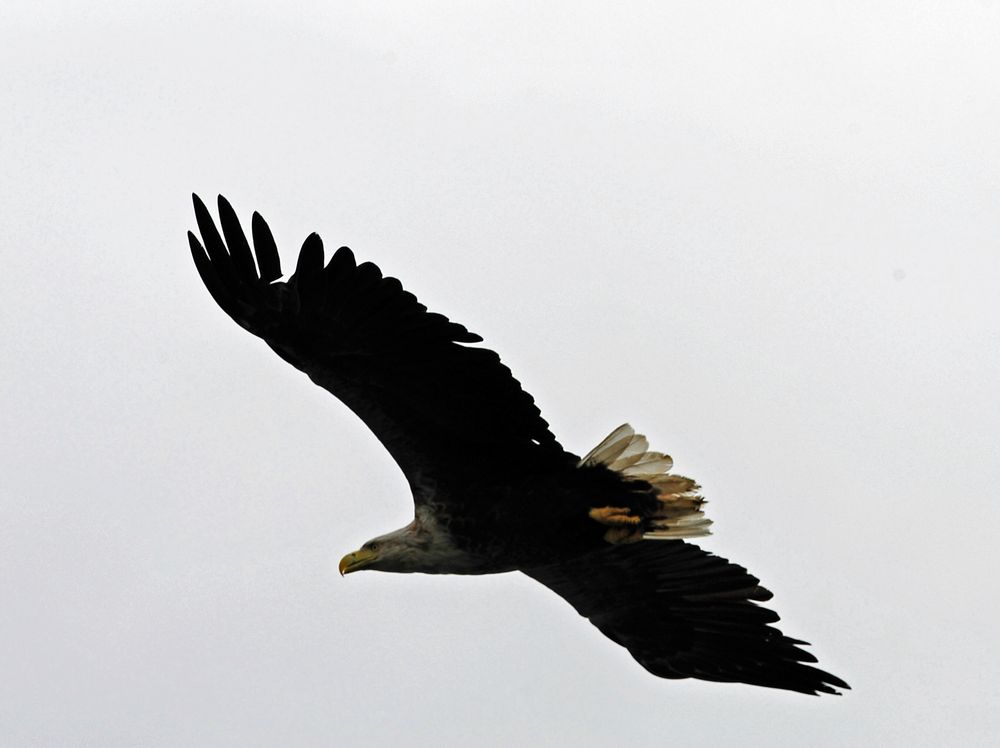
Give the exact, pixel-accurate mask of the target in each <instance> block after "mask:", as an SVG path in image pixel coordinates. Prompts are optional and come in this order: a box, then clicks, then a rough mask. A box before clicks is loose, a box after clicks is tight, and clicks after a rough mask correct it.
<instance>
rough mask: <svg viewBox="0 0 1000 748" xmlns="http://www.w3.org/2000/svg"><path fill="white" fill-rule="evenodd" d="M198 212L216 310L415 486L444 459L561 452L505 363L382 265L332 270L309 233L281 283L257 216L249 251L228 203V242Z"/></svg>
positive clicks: (224, 207) (197, 249) (346, 259)
mask: <svg viewBox="0 0 1000 748" xmlns="http://www.w3.org/2000/svg"><path fill="white" fill-rule="evenodd" d="M194 209H195V216H196V218H197V222H198V228H199V231H200V233H201V236H202V241H203V242H204V248H203V247H202V244H201V243H199V241H198V239H197V238H196V237H195V235H194V234H192V233H190V232H188V240H189V242H190V244H191V254H192V256H193V257H194V262H195V265H196V266H197V267H198V272H199V273H200V274H201V278H202V280H203V281H204V282H205V285H206V286H207V287H208V290H209V291H210V292H211V294H212V296H213V297H214V298H215V300H216V301H217V302H218V304H219V306H221V307H222V308H223V309H224V310H225V311H226V313H227V314H229V316H231V317H232V318H233V319H234V320H236V321H237V322H238V323H239V324H240V325H241V326H242V327H244V328H246V329H247V330H249V331H250V332H252V333H253V334H254V335H257V336H259V337H261V338H263V339H264V340H265V341H266V342H267V344H268V345H269V346H271V348H273V349H274V350H275V351H276V352H277V353H278V355H279V356H281V357H282V358H283V359H285V360H286V361H288V362H289V363H290V364H292V365H293V366H295V367H296V368H298V369H301V370H302V371H304V372H305V373H306V374H308V375H309V377H310V378H311V379H312V380H313V381H314V382H315V383H316V384H318V385H320V386H321V387H323V388H325V389H327V390H329V391H330V392H332V393H333V394H334V395H336V396H337V397H338V398H339V399H340V400H342V401H343V402H344V403H345V404H346V405H347V406H348V407H349V408H350V409H351V410H353V411H354V412H355V413H356V414H357V415H358V416H360V418H361V419H362V420H363V421H364V422H365V423H366V424H367V425H368V427H369V428H370V429H371V430H372V431H373V432H374V433H375V435H376V436H377V437H378V439H379V440H380V441H381V442H382V444H384V445H385V447H386V448H387V449H388V450H389V452H390V454H392V456H393V458H394V459H395V460H396V462H397V463H398V464H399V466H400V467H401V468H402V469H403V472H404V473H405V474H406V476H407V478H408V479H409V480H410V483H411V485H413V484H414V483H415V482H416V481H418V480H420V479H432V480H433V479H434V477H435V475H436V474H437V473H438V472H440V471H442V468H443V467H444V463H447V464H462V462H463V461H467V460H472V461H473V462H474V464H479V465H482V464H483V463H487V464H489V463H490V461H492V460H495V461H498V462H499V461H502V460H516V459H517V458H518V457H520V458H522V459H526V456H528V455H534V456H536V457H537V456H538V455H540V454H545V453H546V452H552V453H553V454H560V455H561V454H563V452H562V448H561V447H560V446H559V445H558V443H557V442H556V440H555V437H553V435H552V433H551V432H550V431H549V428H548V424H547V423H546V422H545V421H544V420H543V419H542V417H541V414H540V413H539V411H538V408H537V407H536V406H535V403H534V401H533V400H532V398H531V396H530V395H528V394H527V393H526V392H524V390H522V389H521V386H520V384H519V383H518V382H517V380H515V379H514V377H513V376H511V373H510V370H509V369H508V368H507V367H506V366H504V365H503V364H502V363H501V362H500V357H499V356H497V354H496V353H494V352H493V351H490V350H487V349H485V348H471V347H468V346H467V345H465V344H467V343H476V342H480V341H481V340H482V338H480V337H479V336H478V335H475V334H473V333H470V332H469V331H468V330H466V329H465V327H463V326H462V325H460V324H457V323H455V322H450V321H449V320H448V319H447V318H446V317H444V316H442V315H440V314H434V313H431V312H428V311H427V308H426V307H425V306H424V305H423V304H421V303H419V302H418V301H417V299H416V298H415V297H414V296H413V294H411V293H409V292H407V291H404V290H403V287H402V286H401V285H400V283H399V281H398V280H396V279H395V278H388V277H383V275H382V273H381V271H380V270H379V269H378V267H376V266H375V265H374V264H372V263H370V262H365V263H362V264H360V265H359V264H357V263H356V262H355V260H354V255H353V254H352V252H351V250H349V249H348V248H347V247H341V248H340V249H338V250H337V252H336V253H334V255H333V257H332V258H331V260H330V262H329V263H328V264H327V265H326V267H324V266H323V244H322V242H321V240H320V238H319V236H317V235H316V234H311V235H310V236H309V237H308V238H307V239H306V240H305V243H304V244H303V245H302V250H301V252H300V253H299V258H298V264H297V266H296V268H295V273H294V274H293V275H292V276H291V277H290V278H288V280H287V281H279V280H278V279H279V278H280V277H281V266H280V262H279V259H278V251H277V248H276V246H275V243H274V238H273V237H272V235H271V231H270V229H269V228H268V226H267V224H266V223H265V222H264V219H263V218H261V217H260V215H259V214H257V213H254V214H253V221H252V234H253V249H252V250H251V247H250V244H249V242H248V241H247V239H246V236H245V235H244V233H243V229H242V228H241V226H240V223H239V220H238V219H237V217H236V213H235V212H234V211H233V208H232V207H231V206H230V204H229V202H228V201H226V199H225V198H223V197H221V196H220V197H219V217H220V223H221V226H222V235H221V236H220V234H219V232H218V230H217V229H216V227H215V224H214V223H213V221H212V218H211V216H210V215H209V212H208V210H207V209H206V208H205V205H204V204H203V203H202V202H201V200H200V199H199V198H198V196H197V195H195V196H194ZM223 237H225V239H224V240H223ZM206 250H207V252H206ZM254 256H256V264H255V263H254ZM416 493H417V492H415V494H416ZM418 498H419V497H418Z"/></svg>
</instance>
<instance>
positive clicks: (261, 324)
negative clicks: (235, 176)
mask: <svg viewBox="0 0 1000 748" xmlns="http://www.w3.org/2000/svg"><path fill="white" fill-rule="evenodd" d="M218 207H219V219H220V220H219V224H220V226H221V228H222V233H221V234H220V233H219V231H218V229H217V228H216V225H215V223H214V221H213V219H212V217H211V215H210V213H209V211H208V209H207V208H206V207H205V205H204V204H203V203H202V201H201V200H200V199H199V198H198V196H197V195H195V196H194V210H195V217H196V220H197V224H198V229H199V233H200V234H201V241H199V240H198V238H197V237H196V236H195V235H194V234H193V233H191V232H188V240H189V243H190V245H191V254H192V256H193V257H194V262H195V265H196V266H197V269H198V272H199V274H200V275H201V279H202V281H204V283H205V286H206V287H207V288H208V290H209V292H210V293H211V295H212V297H213V298H214V299H215V301H216V302H218V304H219V306H221V307H222V309H223V310H224V311H225V312H226V313H227V314H228V315H229V316H230V317H232V318H233V319H234V320H236V322H237V323H238V324H239V325H240V326H242V327H244V328H245V329H247V330H249V331H250V332H252V333H253V334H254V335H257V336H258V337H260V338H262V339H263V340H264V341H265V342H266V343H267V344H268V345H269V346H270V347H271V348H272V349H273V350H274V351H275V352H276V353H277V354H278V355H279V356H281V357H282V358H283V359H285V361H287V362H288V363H290V364H292V365H293V366H294V367H296V368H297V369H300V370H301V371H303V372H305V373H306V374H307V375H308V376H309V378H310V379H312V381H313V382H315V383H316V384H318V385H319V386H320V387H323V388H324V389H326V390H329V391H330V392H331V393H332V394H333V395H335V396H336V397H337V398H338V399H339V400H341V401H342V402H343V403H344V404H345V405H346V406H347V407H348V408H350V409H351V410H352V411H354V413H355V414H357V415H358V417H360V418H361V420H362V421H364V423H365V424H366V425H367V426H368V428H370V429H371V430H372V432H374V434H375V436H376V437H378V439H379V441H381V442H382V444H383V445H384V446H385V448H386V449H387V450H388V451H389V453H390V455H391V456H392V457H393V459H394V460H395V461H396V463H397V464H398V465H399V467H400V469H401V470H402V471H403V474H404V475H405V477H406V480H407V482H408V483H409V487H410V490H411V492H412V494H413V503H414V518H413V521H412V522H410V523H409V524H408V525H406V526H405V527H401V528H400V529H398V530H394V531H393V532H389V533H386V534H385V535H381V536H380V537H377V538H374V539H372V540H369V541H368V542H367V543H365V544H363V545H362V546H361V547H360V548H359V549H358V550H356V551H353V552H351V553H348V554H347V555H346V556H344V558H343V560H341V562H340V572H341V574H350V573H353V572H355V571H359V570H362V569H374V570H379V571H391V572H422V573H426V574H496V573H500V572H510V571H519V572H521V573H523V574H526V575H528V576H529V577H531V578H532V579H535V580H537V581H538V582H540V583H541V584H543V585H545V586H546V587H548V588H549V589H551V590H552V591H553V592H555V593H556V594H557V595H559V596H561V597H563V598H564V599H565V600H566V601H567V602H569V604H570V605H572V606H573V607H574V608H575V609H576V610H577V611H578V612H579V613H580V614H581V615H583V616H584V617H586V618H588V619H590V621H591V623H593V624H594V625H595V626H596V627H597V628H598V629H599V630H600V631H601V632H602V633H603V634H604V635H605V636H607V637H608V638H609V639H611V640H612V641H614V642H615V643H617V644H620V645H621V646H623V647H625V648H626V649H627V650H628V651H629V653H630V654H631V655H632V657H634V658H635V659H636V660H637V661H638V662H639V664H640V665H642V666H643V667H644V668H646V670H648V671H649V672H651V673H653V674H654V675H657V676H660V677H662V678H700V679H702V680H707V681H719V682H739V683H748V684H752V685H756V686H767V687H771V688H780V689H787V690H791V691H798V692H802V693H807V694H816V693H832V694H835V693H838V691H837V688H849V686H848V685H847V684H846V683H845V682H844V681H843V680H841V679H840V678H838V677H836V676H835V675H831V674H830V673H827V672H824V671H823V670H820V669H818V668H816V667H814V666H812V665H810V664H807V663H814V662H816V658H815V657H814V656H813V655H812V654H810V653H809V652H807V651H805V650H803V649H802V648H801V646H800V645H804V644H806V642H803V641H799V640H796V639H791V638H789V637H787V636H785V635H784V634H782V633H781V631H779V630H778V629H776V628H775V627H774V626H773V625H772V624H774V623H775V622H776V621H777V620H778V615H777V614H776V613H774V612H773V611H771V610H770V609H768V608H765V607H763V606H761V605H759V604H758V603H761V602H764V601H766V600H769V599H770V598H771V592H770V591H768V590H767V589H765V588H764V587H763V586H761V584H760V580H758V579H757V578H756V577H755V576H753V575H751V574H750V573H749V572H747V570H746V569H744V568H743V567H741V566H737V565H736V564H733V563H730V562H729V561H727V560H726V559H723V558H720V557H718V556H715V555H712V554H711V553H709V552H707V551H704V550H702V549H701V548H699V547H698V546H696V545H693V544H691V543H689V542H688V540H689V539H691V538H697V537H699V536H703V535H707V534H708V526H709V524H710V521H709V520H708V519H707V518H706V517H705V515H704V512H703V511H702V503H703V501H704V500H703V498H702V496H701V494H700V493H699V486H698V485H697V484H696V483H695V481H693V480H691V479H690V478H685V477H683V476H681V475H677V474H675V473H673V472H671V471H672V468H673V462H672V460H671V459H670V457H668V456H667V455H665V454H663V453H660V452H656V451H653V450H651V449H649V445H648V444H647V441H646V439H645V438H644V437H643V436H641V435H640V434H637V433H635V431H634V430H633V429H632V428H631V427H630V426H629V425H627V424H625V425H622V426H620V427H618V428H617V429H615V430H614V431H612V432H611V434H609V435H608V437H607V438H606V439H604V440H603V441H602V442H601V443H600V444H598V445H597V446H596V447H594V449H592V450H591V451H590V452H589V453H587V454H586V455H585V456H584V457H582V458H581V457H579V456H577V455H575V454H572V453H570V452H568V451H567V450H565V449H564V448H563V447H562V446H561V445H560V444H559V442H558V441H556V438H555V436H553V434H552V432H551V431H550V430H549V425H548V424H547V423H546V422H545V421H544V420H543V419H542V416H541V413H540V412H539V409H538V407H537V406H536V405H535V402H534V400H533V399H532V397H531V396H530V395H529V394H528V393H527V392H525V391H524V390H523V389H522V388H521V385H520V383H519V382H518V381H517V380H516V379H514V377H513V376H512V375H511V372H510V370H509V369H508V368H507V367H506V366H504V364H503V363H502V362H501V361H500V357H499V356H498V355H497V354H496V353H494V352H493V351H491V350H489V349H487V348H484V347H481V346H478V345H477V343H480V342H482V338H481V337H479V336H478V335H476V334H474V333H471V332H469V330H467V329H466V328H465V327H464V326H462V325H460V324H458V323H456V322H452V321H450V320H449V319H448V318H446V317H444V316H443V315H441V314H436V313H434V312H429V311H428V310H427V308H426V307H425V306H424V305H423V304H421V303H420V302H418V301H417V299H416V297H415V296H414V295H413V294H412V293H410V292H408V291H405V290H403V287H402V285H401V284H400V282H399V281H398V280H396V279H395V278H392V277H388V276H384V275H383V274H382V272H381V271H380V270H379V268H378V267H377V266H375V265H374V264H372V263H371V262H362V263H358V262H356V260H355V258H354V254H353V253H352V252H351V250H350V249H348V248H347V247H341V248H340V249H338V250H337V251H336V252H334V253H333V256H332V257H331V258H330V261H329V262H328V263H326V264H325V265H324V251H323V244H322V242H321V240H320V238H319V236H318V235H316V234H310V235H309V237H308V238H306V240H305V242H304V243H303V245H302V249H301V251H300V252H299V257H298V262H297V265H296V268H295V272H294V273H293V274H292V275H291V276H289V277H288V279H287V280H281V277H282V271H281V264H280V261H279V257H278V251H277V247H276V245H275V241H274V238H273V236H272V234H271V231H270V229H269V228H268V226H267V224H266V223H265V222H264V219H263V218H261V216H260V215H259V214H258V213H254V214H253V219H252V221H251V229H252V232H251V233H252V239H253V244H252V248H251V243H250V242H249V241H248V240H247V237H246V235H245V234H244V232H243V229H242V228H241V226H240V222H239V219H238V218H237V216H236V213H235V211H234V210H233V208H232V206H231V205H230V204H229V202H228V201H227V200H226V199H225V198H223V197H221V196H220V197H219V202H218Z"/></svg>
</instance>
